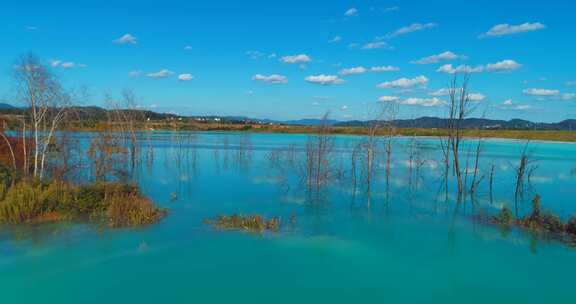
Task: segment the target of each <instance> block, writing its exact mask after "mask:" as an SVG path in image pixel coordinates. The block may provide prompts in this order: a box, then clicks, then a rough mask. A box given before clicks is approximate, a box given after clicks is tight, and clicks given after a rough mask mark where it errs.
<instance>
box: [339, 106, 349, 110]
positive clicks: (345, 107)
mask: <svg viewBox="0 0 576 304" xmlns="http://www.w3.org/2000/svg"><path fill="white" fill-rule="evenodd" d="M340 110H342V111H346V110H348V106H347V105H343V106H341V107H340Z"/></svg>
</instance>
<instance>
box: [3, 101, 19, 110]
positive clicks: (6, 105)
mask: <svg viewBox="0 0 576 304" xmlns="http://www.w3.org/2000/svg"><path fill="white" fill-rule="evenodd" d="M6 109H16V107H15V106H13V105H11V104H7V103H2V102H0V110H6Z"/></svg>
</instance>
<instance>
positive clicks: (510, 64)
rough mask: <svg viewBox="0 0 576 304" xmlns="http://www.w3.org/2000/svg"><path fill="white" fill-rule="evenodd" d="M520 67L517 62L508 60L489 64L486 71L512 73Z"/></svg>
mask: <svg viewBox="0 0 576 304" xmlns="http://www.w3.org/2000/svg"><path fill="white" fill-rule="evenodd" d="M521 67H522V65H521V64H519V63H518V62H516V61H514V60H510V59H506V60H502V61H499V62H496V63H489V64H488V65H487V66H486V69H487V70H488V71H489V72H505V71H513V70H517V69H519V68H521Z"/></svg>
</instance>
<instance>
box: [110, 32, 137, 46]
mask: <svg viewBox="0 0 576 304" xmlns="http://www.w3.org/2000/svg"><path fill="white" fill-rule="evenodd" d="M113 42H114V43H116V44H137V43H138V40H137V39H136V37H134V36H132V35H131V34H124V35H122V37H120V38H118V39H115V40H113Z"/></svg>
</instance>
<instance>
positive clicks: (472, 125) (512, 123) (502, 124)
mask: <svg viewBox="0 0 576 304" xmlns="http://www.w3.org/2000/svg"><path fill="white" fill-rule="evenodd" d="M373 122H374V121H358V120H353V121H347V122H340V123H337V124H335V126H339V127H354V126H366V125H368V124H370V123H373ZM392 124H393V125H394V126H395V127H397V128H424V129H434V128H435V129H441V128H446V127H447V126H448V120H447V119H444V118H438V117H420V118H415V119H397V120H394V121H392ZM462 128H464V129H506V130H576V120H575V119H567V120H563V121H561V122H557V123H542V122H538V123H536V122H531V121H528V120H522V119H511V120H494V119H486V118H467V119H465V120H464V121H463V122H462Z"/></svg>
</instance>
